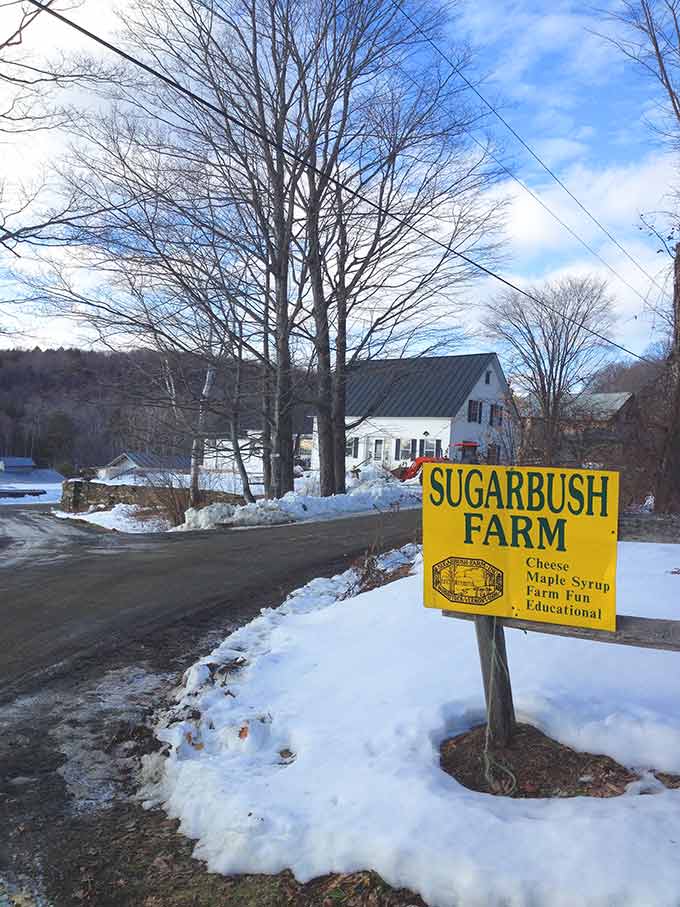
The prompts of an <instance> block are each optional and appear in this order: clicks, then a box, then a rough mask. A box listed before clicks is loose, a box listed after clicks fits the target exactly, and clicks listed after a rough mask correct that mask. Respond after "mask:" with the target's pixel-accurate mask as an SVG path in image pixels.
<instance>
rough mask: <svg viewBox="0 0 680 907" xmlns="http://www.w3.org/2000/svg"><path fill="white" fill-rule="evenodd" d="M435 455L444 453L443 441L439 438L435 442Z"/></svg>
mask: <svg viewBox="0 0 680 907" xmlns="http://www.w3.org/2000/svg"><path fill="white" fill-rule="evenodd" d="M434 455H435V457H441V455H442V442H441V441H440V440H439V438H437V440H436V441H435V442H434Z"/></svg>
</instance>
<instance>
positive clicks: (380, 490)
mask: <svg viewBox="0 0 680 907" xmlns="http://www.w3.org/2000/svg"><path fill="white" fill-rule="evenodd" d="M421 503H422V492H421V488H420V485H415V486H414V485H407V484H404V483H402V482H397V481H389V480H386V479H372V480H371V481H368V482H362V483H361V484H359V485H356V486H355V487H354V488H352V489H350V490H349V491H348V492H347V494H336V495H332V496H331V497H327V498H321V497H318V496H317V495H309V494H300V493H298V492H296V491H290V492H288V494H287V495H285V496H284V497H282V498H278V499H276V500H265V499H262V500H259V501H256V502H255V503H254V504H245V505H243V506H242V507H233V506H232V505H231V504H210V505H209V506H208V507H203V508H201V509H200V510H195V509H190V510H187V512H186V514H185V522H184V523H183V524H182V525H181V526H178V527H177V528H178V529H180V530H191V529H213V528H215V526H217V525H229V526H272V525H276V524H279V523H293V522H301V521H303V520H318V519H332V518H333V517H339V516H343V515H344V514H352V513H367V512H371V511H374V510H381V511H382V510H390V509H391V508H392V509H394V508H396V507H420V506H421Z"/></svg>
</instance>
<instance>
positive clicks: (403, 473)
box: [394, 457, 451, 482]
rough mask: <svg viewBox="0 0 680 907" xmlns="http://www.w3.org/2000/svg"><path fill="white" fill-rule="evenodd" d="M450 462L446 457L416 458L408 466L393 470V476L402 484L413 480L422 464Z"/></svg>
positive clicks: (421, 478)
mask: <svg viewBox="0 0 680 907" xmlns="http://www.w3.org/2000/svg"><path fill="white" fill-rule="evenodd" d="M450 462H451V460H448V459H447V458H446V457H416V458H415V460H413V462H412V463H409V464H408V466H400V467H399V468H398V469H395V470H394V475H395V477H396V478H397V479H400V480H401V481H402V482H406V481H407V480H408V479H414V478H415V477H416V476H417V475H418V473H419V472H420V471H421V469H422V468H423V463H450ZM422 480H423V477H422V475H421V477H420V481H421V482H422Z"/></svg>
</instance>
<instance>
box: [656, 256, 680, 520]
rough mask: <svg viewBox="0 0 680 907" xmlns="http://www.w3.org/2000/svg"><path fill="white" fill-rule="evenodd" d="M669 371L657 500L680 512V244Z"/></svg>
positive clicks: (666, 508) (661, 507)
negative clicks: (664, 432) (666, 422)
mask: <svg viewBox="0 0 680 907" xmlns="http://www.w3.org/2000/svg"><path fill="white" fill-rule="evenodd" d="M667 374H668V376H669V384H670V386H669V388H668V392H669V400H670V412H669V414H668V424H667V426H666V436H665V438H664V445H663V453H662V456H661V464H660V467H659V479H658V482H657V487H656V496H655V498H656V499H655V502H654V509H655V510H657V511H658V512H659V513H673V512H677V511H680V243H678V245H676V247H675V263H674V267H673V340H672V347H671V353H670V356H669V358H668V365H667Z"/></svg>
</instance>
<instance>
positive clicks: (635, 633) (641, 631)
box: [442, 599, 680, 652]
mask: <svg viewBox="0 0 680 907" xmlns="http://www.w3.org/2000/svg"><path fill="white" fill-rule="evenodd" d="M678 605H679V606H680V599H678ZM679 610H680V607H679ZM442 614H443V615H444V617H457V618H459V619H460V620H484V621H493V618H492V617H482V618H480V617H478V616H477V615H476V614H462V613H460V612H459V611H442ZM496 626H497V627H508V628H509V629H511V630H525V631H530V632H532V633H547V634H548V635H551V636H570V637H572V638H574V639H591V640H593V641H595V642H608V643H613V644H614V645H620V646H637V647H639V648H642V649H665V650H667V651H671V652H680V620H664V619H662V618H656V617H630V616H628V615H627V614H618V615H617V616H616V632H614V633H607V632H605V631H604V630H590V629H588V628H587V627H566V626H564V625H563V624H545V623H537V622H535V621H531V620H515V618H511V617H497V618H496Z"/></svg>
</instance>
